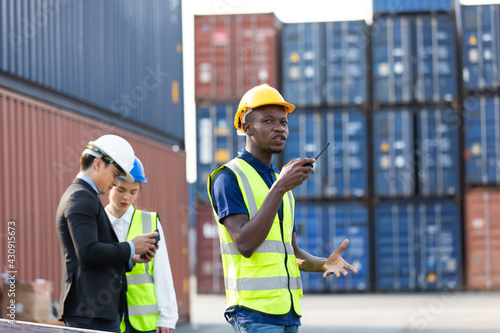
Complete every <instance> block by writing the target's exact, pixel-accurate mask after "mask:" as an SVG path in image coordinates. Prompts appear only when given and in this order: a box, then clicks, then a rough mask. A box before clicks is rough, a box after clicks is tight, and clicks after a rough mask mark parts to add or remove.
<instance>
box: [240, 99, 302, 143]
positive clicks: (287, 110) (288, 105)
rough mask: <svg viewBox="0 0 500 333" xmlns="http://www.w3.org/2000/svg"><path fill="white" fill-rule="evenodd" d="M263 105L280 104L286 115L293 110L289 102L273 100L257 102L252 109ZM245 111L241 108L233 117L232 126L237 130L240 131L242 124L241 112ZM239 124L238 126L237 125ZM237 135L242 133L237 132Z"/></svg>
mask: <svg viewBox="0 0 500 333" xmlns="http://www.w3.org/2000/svg"><path fill="white" fill-rule="evenodd" d="M264 105H281V106H284V107H285V109H286V111H285V112H286V114H287V115H288V114H289V113H292V112H293V110H295V105H293V104H290V103H287V102H273V103H262V104H257V105H255V106H254V107H253V108H252V109H256V108H258V107H261V106H264ZM245 112H246V110H241V111H240V112H238V113H237V114H236V115H235V117H234V127H236V129H237V130H238V131H242V130H243V129H242V126H243V123H242V122H241V120H242V118H243V114H244V113H245ZM238 125H239V127H238ZM239 135H243V134H239Z"/></svg>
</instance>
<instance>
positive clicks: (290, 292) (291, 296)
mask: <svg viewBox="0 0 500 333" xmlns="http://www.w3.org/2000/svg"><path fill="white" fill-rule="evenodd" d="M283 213H284V212H283ZM280 229H281V242H282V243H283V248H284V249H285V270H286V276H287V284H288V293H289V294H290V301H291V306H290V310H294V307H293V295H292V291H291V290H290V272H288V252H287V251H286V244H285V234H284V232H283V220H282V219H280ZM294 311H295V310H294Z"/></svg>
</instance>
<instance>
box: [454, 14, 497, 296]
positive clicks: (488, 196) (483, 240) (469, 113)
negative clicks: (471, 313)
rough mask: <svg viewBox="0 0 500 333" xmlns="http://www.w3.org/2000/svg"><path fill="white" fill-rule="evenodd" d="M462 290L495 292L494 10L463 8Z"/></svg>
mask: <svg viewBox="0 0 500 333" xmlns="http://www.w3.org/2000/svg"><path fill="white" fill-rule="evenodd" d="M462 19H463V20H462V21H463V40H462V45H463V59H462V60H463V61H462V66H463V86H464V95H465V99H464V130H465V153H464V156H465V171H466V176H465V181H466V190H467V192H466V196H465V210H466V212H465V213H466V219H465V223H466V225H465V232H466V237H465V242H466V249H467V253H468V256H467V261H466V264H467V275H466V276H467V285H468V286H469V287H470V288H473V289H483V290H484V289H485V290H489V289H494V288H496V289H498V288H500V279H499V276H500V251H499V250H500V247H499V246H500V245H499V244H500V238H499V237H500V233H499V232H498V224H499V221H500V211H499V210H498V208H497V207H498V193H499V189H500V71H499V70H500V36H499V27H500V5H481V6H464V7H463V15H462Z"/></svg>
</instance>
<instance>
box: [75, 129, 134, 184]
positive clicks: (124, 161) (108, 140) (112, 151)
mask: <svg viewBox="0 0 500 333" xmlns="http://www.w3.org/2000/svg"><path fill="white" fill-rule="evenodd" d="M85 148H86V149H85V151H84V153H87V154H91V155H93V156H96V157H99V158H102V159H104V160H105V161H106V162H110V163H113V164H115V166H116V167H117V168H118V169H121V170H120V171H121V172H122V173H123V175H122V177H123V179H125V180H126V181H128V182H130V183H132V182H133V181H134V177H133V176H132V175H131V174H130V170H132V168H133V167H134V158H135V153H134V149H133V148H132V146H131V145H130V143H128V142H127V140H125V139H124V138H122V137H119V136H117V135H113V134H106V135H103V136H101V137H100V138H99V139H97V140H95V141H90V142H89V144H88V146H86V147H85Z"/></svg>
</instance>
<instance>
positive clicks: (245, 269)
mask: <svg viewBox="0 0 500 333" xmlns="http://www.w3.org/2000/svg"><path fill="white" fill-rule="evenodd" d="M224 167H227V168H230V169H231V170H232V171H233V172H234V173H235V175H236V178H237V180H238V186H239V187H240V190H241V193H242V196H243V200H244V201H245V205H246V207H247V209H248V212H249V219H251V218H252V217H253V216H255V215H256V214H257V212H258V210H259V209H260V207H261V206H262V203H263V201H264V199H265V197H266V196H267V194H268V193H269V187H268V186H267V185H266V183H265V182H264V180H263V179H262V177H261V176H260V175H259V174H258V173H257V172H256V171H255V169H254V168H253V167H251V166H250V165H249V164H248V163H247V162H245V161H244V160H242V159H239V158H236V159H233V160H231V161H229V162H228V163H226V164H225V166H222V167H220V168H219V169H217V170H215V171H214V172H212V174H211V175H210V179H209V182H208V193H209V196H210V200H212V197H211V191H210V190H211V189H210V186H211V183H212V181H213V180H214V179H215V176H216V175H217V173H218V172H219V171H220V170H221V169H222V168H224ZM277 177H278V175H276V178H277ZM294 209H295V201H294V198H293V195H292V193H291V191H288V192H287V194H286V195H285V196H284V197H283V222H282V223H283V235H282V234H281V226H280V223H281V222H280V221H279V217H278V214H276V216H275V218H274V223H273V226H272V227H271V229H270V231H269V234H268V235H267V237H266V239H265V240H264V242H263V243H262V244H261V245H260V246H259V247H258V248H257V249H256V250H255V251H254V252H253V254H252V256H251V257H250V258H245V257H243V256H242V255H241V253H239V252H238V250H237V249H236V246H235V245H234V243H233V242H232V240H231V237H230V236H229V234H228V232H227V230H226V228H225V227H224V225H223V224H221V223H218V228H219V239H220V243H221V255H222V263H223V268H224V276H225V279H224V281H225V286H226V298H227V302H228V308H230V307H234V306H244V307H247V308H250V309H253V310H256V311H260V312H263V313H268V314H275V315H282V314H286V313H288V312H289V311H290V309H291V305H292V301H293V307H294V310H295V312H296V313H297V314H299V315H300V313H301V311H300V297H302V282H301V279H300V273H299V269H298V265H297V261H296V258H295V255H294V252H293V247H292V242H291V241H292V232H293V213H294ZM214 214H215V217H216V219H217V220H218V216H217V213H216V212H215V210H214ZM285 261H286V266H285ZM291 300H292V301H291Z"/></svg>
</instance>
